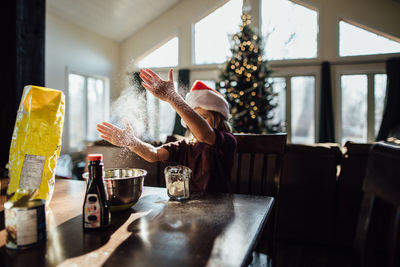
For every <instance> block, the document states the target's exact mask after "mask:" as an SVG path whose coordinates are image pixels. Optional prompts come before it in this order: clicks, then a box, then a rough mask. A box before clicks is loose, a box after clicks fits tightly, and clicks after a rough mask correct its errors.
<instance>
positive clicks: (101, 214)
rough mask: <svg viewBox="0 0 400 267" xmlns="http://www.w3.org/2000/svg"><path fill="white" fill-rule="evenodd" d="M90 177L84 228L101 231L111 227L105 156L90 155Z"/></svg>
mask: <svg viewBox="0 0 400 267" xmlns="http://www.w3.org/2000/svg"><path fill="white" fill-rule="evenodd" d="M88 160H89V165H88V169H89V177H88V183H87V188H86V194H85V200H84V202H83V212H82V217H83V228H84V229H100V228H104V227H107V226H109V225H110V223H111V213H110V206H109V204H108V194H107V190H106V188H105V185H104V180H103V170H104V165H103V162H102V160H103V155H102V154H89V155H88Z"/></svg>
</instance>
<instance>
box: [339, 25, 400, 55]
mask: <svg viewBox="0 0 400 267" xmlns="http://www.w3.org/2000/svg"><path fill="white" fill-rule="evenodd" d="M399 52H400V42H396V41H393V40H390V39H388V38H386V37H383V36H380V35H378V34H376V33H373V32H370V31H367V30H364V29H362V28H360V27H357V26H354V25H352V24H350V23H347V22H344V21H340V22H339V55H340V56H341V57H345V56H360V55H373V54H387V53H399Z"/></svg>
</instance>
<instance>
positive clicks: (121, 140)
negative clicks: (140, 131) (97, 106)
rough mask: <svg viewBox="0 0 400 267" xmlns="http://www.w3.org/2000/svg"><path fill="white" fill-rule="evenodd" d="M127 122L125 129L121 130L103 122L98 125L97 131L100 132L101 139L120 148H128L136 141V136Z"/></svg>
mask: <svg viewBox="0 0 400 267" xmlns="http://www.w3.org/2000/svg"><path fill="white" fill-rule="evenodd" d="M124 122H125V129H121V128H119V127H117V126H115V125H113V124H111V123H108V122H103V123H102V124H97V131H99V132H100V137H101V138H103V139H104V140H106V141H108V142H110V143H111V144H113V145H116V146H120V147H128V146H129V145H131V144H132V143H133V141H134V138H135V135H134V134H133V129H132V127H131V125H130V124H129V122H128V121H127V120H124Z"/></svg>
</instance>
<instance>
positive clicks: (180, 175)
mask: <svg viewBox="0 0 400 267" xmlns="http://www.w3.org/2000/svg"><path fill="white" fill-rule="evenodd" d="M164 175H165V185H166V187H167V194H168V196H169V198H170V199H173V200H184V199H188V198H189V197H190V191H189V182H190V178H191V176H192V170H191V169H189V168H188V167H185V166H182V165H178V166H167V167H166V168H165V169H164Z"/></svg>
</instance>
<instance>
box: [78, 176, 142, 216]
mask: <svg viewBox="0 0 400 267" xmlns="http://www.w3.org/2000/svg"><path fill="white" fill-rule="evenodd" d="M88 175H89V173H88V172H85V173H83V175H82V176H83V179H85V180H86V181H87V179H88ZM146 175H147V171H145V170H142V169H134V168H111V169H105V170H104V182H105V184H106V186H107V192H108V196H109V203H110V209H111V211H122V210H127V209H129V208H130V207H132V206H133V205H135V204H136V202H137V201H138V200H139V198H140V196H141V195H142V190H143V182H144V177H145V176H146Z"/></svg>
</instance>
